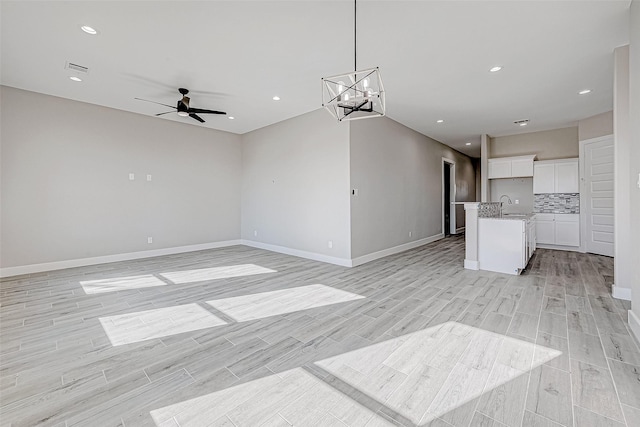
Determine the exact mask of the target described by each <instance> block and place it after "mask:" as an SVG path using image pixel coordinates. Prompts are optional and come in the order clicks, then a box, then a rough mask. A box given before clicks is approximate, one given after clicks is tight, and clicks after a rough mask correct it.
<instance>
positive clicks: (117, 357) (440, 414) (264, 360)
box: [0, 237, 640, 427]
mask: <svg viewBox="0 0 640 427" xmlns="http://www.w3.org/2000/svg"><path fill="white" fill-rule="evenodd" d="M463 258H464V241H463V239H462V238H460V237H452V238H448V239H444V240H441V241H438V242H435V243H432V244H429V245H426V246H423V247H421V248H418V249H415V250H411V251H407V252H404V253H402V254H398V255H395V256H391V257H387V258H384V259H380V260H377V261H374V262H371V263H368V264H365V265H363V266H360V267H355V268H351V269H348V268H343V267H338V266H333V265H328V264H323V263H319V262H314V261H309V260H304V259H300V258H295V257H290V256H286V255H281V254H275V253H271V252H267V251H262V250H258V249H253V248H248V247H242V246H237V247H231V248H225V249H217V250H209V251H201V252H195V253H189V254H181V255H173V256H164V257H159V258H153V259H146V260H137V261H130V262H121V263H113V264H105V265H99V266H92V267H84V268H76V269H69V270H62V271H55V272H49V273H41V274H34V275H30V276H23V277H13V278H8V279H5V280H3V281H2V283H1V288H0V292H1V296H2V300H1V307H0V328H1V335H0V344H1V347H0V352H1V355H0V357H1V363H0V400H1V402H0V403H1V408H0V410H1V412H0V425H2V426H5V425H7V426H8V425H14V426H32V425H53V426H65V425H66V426H72V425H85V426H138V425H140V426H147V425H148V426H162V427H167V426H182V427H184V426H207V425H212V426H230V427H233V426H238V427H239V426H251V427H253V426H261V425H265V426H288V425H295V426H305V427H306V426H345V425H347V426H370V427H371V426H386V425H405V426H414V425H421V426H434V427H435V426H494V427H498V426H510V427H516V426H560V425H564V426H579V427H585V426H586V427H588V426H625V425H626V426H628V427H632V426H638V425H640V381H639V378H640V351H639V349H638V346H637V343H636V341H635V340H634V338H633V337H631V335H630V334H629V332H628V325H627V324H626V310H627V309H628V308H629V306H628V303H626V302H623V301H620V300H615V299H613V298H611V296H610V291H609V288H610V286H611V283H612V279H613V277H612V276H613V260H612V259H611V258H607V257H601V256H595V255H588V254H578V253H570V252H562V251H551V250H542V249H540V250H538V251H536V254H535V255H534V257H533V258H532V261H531V263H530V265H529V268H528V270H526V271H525V274H523V275H522V276H517V277H515V276H507V275H502V274H494V273H489V272H474V271H469V270H464V269H463V268H462V260H463Z"/></svg>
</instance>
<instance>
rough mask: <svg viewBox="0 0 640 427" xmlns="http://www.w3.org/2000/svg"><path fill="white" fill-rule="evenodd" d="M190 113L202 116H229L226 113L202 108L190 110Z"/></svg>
mask: <svg viewBox="0 0 640 427" xmlns="http://www.w3.org/2000/svg"><path fill="white" fill-rule="evenodd" d="M189 112H190V113H200V114H227V113H225V112H224V111H215V110H203V109H202V108H189Z"/></svg>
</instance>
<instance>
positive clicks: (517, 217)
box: [478, 213, 536, 221]
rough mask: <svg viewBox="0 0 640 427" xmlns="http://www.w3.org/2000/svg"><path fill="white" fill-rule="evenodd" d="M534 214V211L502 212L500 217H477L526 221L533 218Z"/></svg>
mask: <svg viewBox="0 0 640 427" xmlns="http://www.w3.org/2000/svg"><path fill="white" fill-rule="evenodd" d="M535 216H536V214H534V213H528V214H504V215H503V216H502V217H499V216H494V217H489V218H478V219H479V220H480V219H491V220H500V221H504V220H506V221H527V220H530V219H533V218H534V217H535Z"/></svg>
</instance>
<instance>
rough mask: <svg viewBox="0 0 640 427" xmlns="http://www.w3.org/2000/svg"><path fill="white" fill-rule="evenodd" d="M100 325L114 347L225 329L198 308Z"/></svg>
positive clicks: (139, 314)
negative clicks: (214, 328)
mask: <svg viewBox="0 0 640 427" xmlns="http://www.w3.org/2000/svg"><path fill="white" fill-rule="evenodd" d="M100 323H101V324H102V327H103V328H104V331H105V332H106V333H107V336H108V337H109V340H110V341H111V344H112V345H114V346H118V345H123V344H130V343H134V342H140V341H145V340H150V339H153V338H162V337H167V336H170V335H176V334H180V333H183V332H190V331H197V330H200V329H205V328H211V327H214V326H221V325H226V322H225V321H224V320H222V319H220V318H218V317H217V316H215V315H213V314H211V313H210V312H208V311H207V310H205V309H204V308H202V307H200V306H199V305H198V304H186V305H178V306H174V307H166V308H157V309H154V310H146V311H138V312H135V313H128V314H119V315H116V316H108V317H101V318H100Z"/></svg>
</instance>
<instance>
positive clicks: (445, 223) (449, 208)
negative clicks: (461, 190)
mask: <svg viewBox="0 0 640 427" xmlns="http://www.w3.org/2000/svg"><path fill="white" fill-rule="evenodd" d="M455 201H456V164H455V162H454V161H453V160H450V159H446V158H444V157H443V158H442V234H444V236H445V237H446V236H450V235H452V234H456V206H455V205H454V204H453V202H455Z"/></svg>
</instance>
